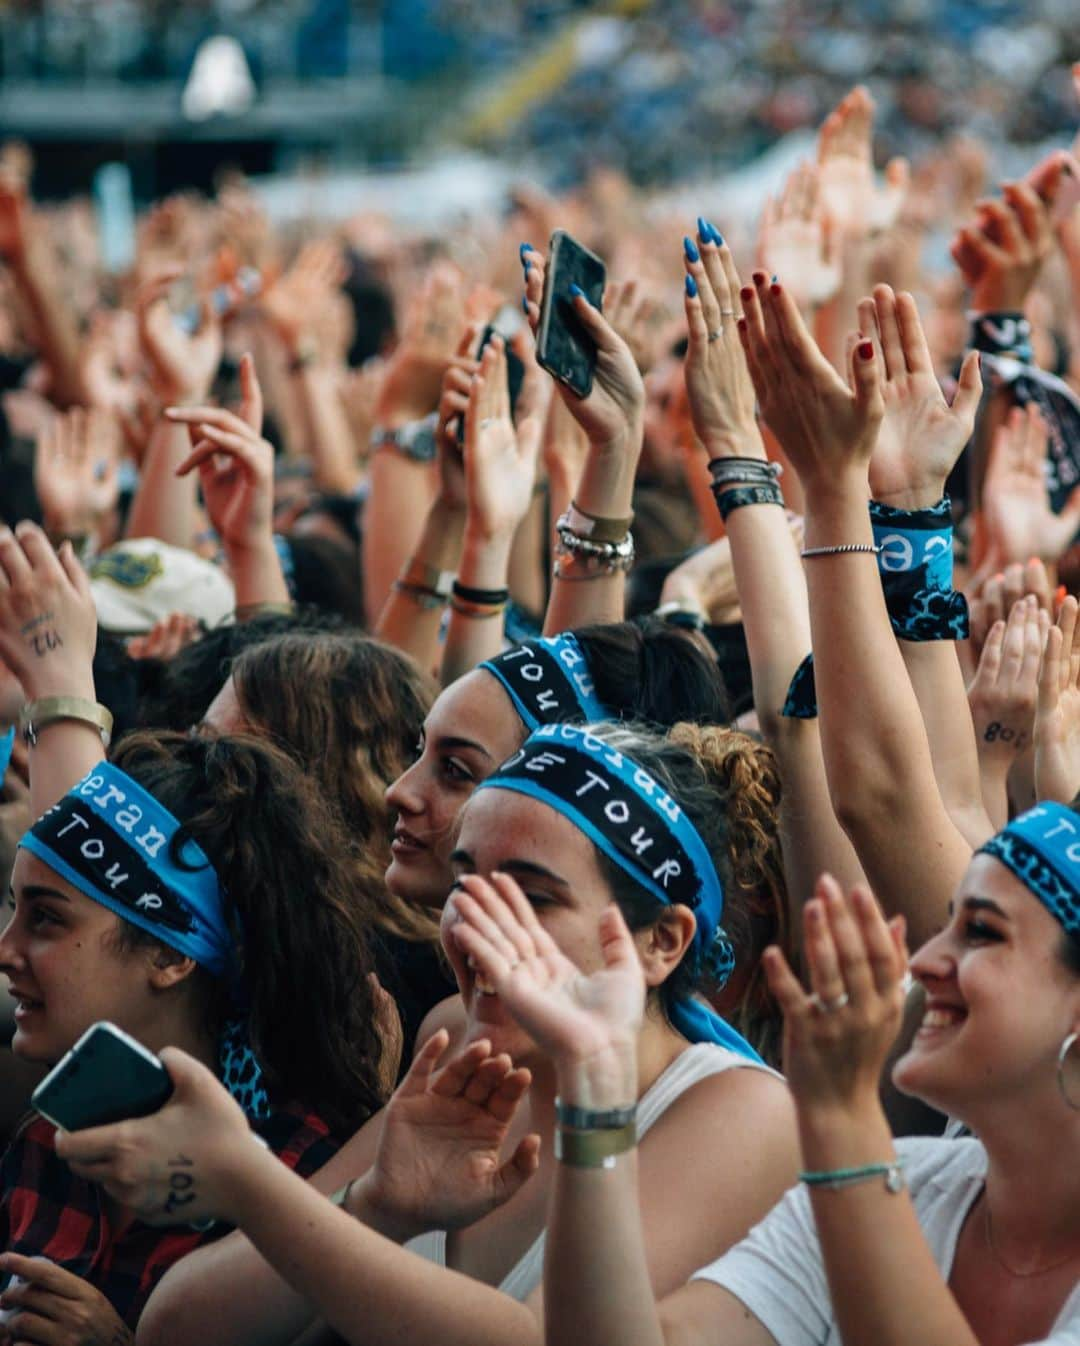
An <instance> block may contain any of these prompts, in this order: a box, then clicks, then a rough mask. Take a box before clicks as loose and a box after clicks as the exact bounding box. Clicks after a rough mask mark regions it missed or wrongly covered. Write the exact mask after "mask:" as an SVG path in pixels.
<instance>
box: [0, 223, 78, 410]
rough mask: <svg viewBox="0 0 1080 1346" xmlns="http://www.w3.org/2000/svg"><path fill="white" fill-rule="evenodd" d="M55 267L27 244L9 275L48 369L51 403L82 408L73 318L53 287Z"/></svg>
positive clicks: (36, 245) (39, 246)
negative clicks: (16, 289) (20, 259)
mask: <svg viewBox="0 0 1080 1346" xmlns="http://www.w3.org/2000/svg"><path fill="white" fill-rule="evenodd" d="M55 265H56V263H55V260H54V259H52V258H51V257H49V256H48V255H47V252H46V251H45V245H43V244H42V243H41V242H40V241H39V242H38V243H32V244H31V245H30V248H29V249H28V251H27V253H26V255H25V256H24V257H23V259H22V261H21V263H20V264H18V265H15V266H14V267H13V268H12V275H13V278H14V280H15V284H16V286H17V287H18V292H19V294H20V296H21V298H22V300H23V302H24V303H25V305H26V307H27V309H28V310H29V312H30V314H31V317H32V319H33V323H34V329H35V331H36V333H37V336H38V340H39V342H40V344H41V355H42V358H43V359H44V361H45V363H46V364H47V365H48V367H49V373H50V375H51V382H50V387H49V392H50V396H51V398H52V400H53V401H54V402H55V403H56V404H57V405H58V406H60V407H69V406H72V405H84V404H85V403H86V402H87V400H88V399H87V396H86V390H85V388H84V386H83V380H82V374H81V372H80V369H79V333H78V328H77V327H76V323H75V315H74V314H73V313H72V311H71V310H70V309H69V308H68V306H67V304H66V303H65V302H64V301H63V299H61V298H60V296H59V295H58V294H57V293H56V289H55V287H54V285H53V279H52V270H53V268H54V267H55Z"/></svg>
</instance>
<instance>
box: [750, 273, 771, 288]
mask: <svg viewBox="0 0 1080 1346" xmlns="http://www.w3.org/2000/svg"><path fill="white" fill-rule="evenodd" d="M767 279H768V277H767V276H766V275H765V272H764V271H755V272H754V276H753V280H754V284H755V285H757V286H758V287H759V288H760V287H761V286H762V285H764V284H765V281H766V280H767Z"/></svg>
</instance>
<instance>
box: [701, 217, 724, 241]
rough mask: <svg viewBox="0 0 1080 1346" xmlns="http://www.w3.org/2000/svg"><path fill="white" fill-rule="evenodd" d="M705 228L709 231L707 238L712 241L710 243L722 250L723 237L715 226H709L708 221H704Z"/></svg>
mask: <svg viewBox="0 0 1080 1346" xmlns="http://www.w3.org/2000/svg"><path fill="white" fill-rule="evenodd" d="M705 227H706V229H708V231H709V237H710V238H711V239H712V241H713V242H714V243H715V244H716V246H717V247H718V248H722V247H723V246H724V236H723V234H722V233H721V232H720V230H719V229H717V227H716V225H715V224H710V223H709V221H708V220H706V221H705Z"/></svg>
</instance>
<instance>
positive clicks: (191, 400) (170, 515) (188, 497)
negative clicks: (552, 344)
mask: <svg viewBox="0 0 1080 1346" xmlns="http://www.w3.org/2000/svg"><path fill="white" fill-rule="evenodd" d="M179 276H180V272H179V271H178V270H175V269H174V270H170V271H166V272H163V273H161V274H160V275H158V276H157V277H156V278H155V279H154V280H152V281H149V282H148V283H147V284H146V285H144V286H143V287H142V289H141V290H140V291H139V294H138V297H137V299H136V316H137V318H138V324H139V341H140V344H141V347H142V351H143V356H144V359H145V362H146V366H147V372H148V374H149V377H150V381H151V386H152V388H153V391H154V394H155V397H156V398H157V401H158V405H159V406H161V407H167V406H183V405H188V406H203V405H205V404H206V401H207V398H208V396H209V393H210V387H211V385H212V384H213V381H214V375H215V374H216V373H217V368H218V364H219V362H220V360H221V324H220V322H219V320H218V319H217V318H216V317H215V316H214V315H213V313H212V312H211V311H210V307H209V305H204V307H203V314H202V326H201V327H200V328H199V330H198V332H196V333H195V334H194V335H193V336H188V335H187V333H186V332H184V331H182V330H181V328H180V327H179V326H178V325H177V323H176V321H175V318H174V315H173V313H172V311H171V309H170V308H169V303H168V292H169V287H170V286H171V285H172V284H173V283H174V282H175V281H176V280H177V279H178V278H179ZM190 450H191V445H190V443H189V442H188V437H187V433H186V432H185V430H184V427H183V426H182V425H178V424H177V423H176V422H174V421H169V420H166V419H164V418H162V419H159V420H158V421H157V422H156V423H155V425H154V429H153V431H152V432H151V435H150V442H149V444H148V445H147V449H146V453H145V455H144V457H143V461H142V466H141V470H140V473H139V485H138V488H137V489H136V491H135V498H134V499H133V500H132V502H131V509H130V511H129V513H128V518H127V526H126V532H127V536H128V537H156V538H159V539H160V540H161V541H162V542H169V543H172V544H173V545H174V546H177V547H190V546H191V545H192V543H193V542H194V539H195V533H196V531H197V528H196V518H197V512H196V511H197V504H196V496H195V478H194V477H188V478H183V477H179V476H177V472H176V469H177V468H178V467H179V466H180V464H181V463H182V462H183V461H184V459H185V458H186V457H187V456H188V453H189V452H190Z"/></svg>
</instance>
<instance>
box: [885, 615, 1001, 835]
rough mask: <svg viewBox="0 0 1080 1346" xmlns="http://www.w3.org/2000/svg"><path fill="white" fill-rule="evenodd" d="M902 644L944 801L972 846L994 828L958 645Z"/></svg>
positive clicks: (941, 642)
mask: <svg viewBox="0 0 1080 1346" xmlns="http://www.w3.org/2000/svg"><path fill="white" fill-rule="evenodd" d="M898 644H899V649H900V654H901V657H902V658H903V660H904V666H905V667H906V669H907V672H908V677H909V678H910V680H911V686H912V688H913V690H914V692H915V697H916V699H917V701H918V703H919V710H920V712H921V714H922V719H923V724H924V726H925V729H926V737H927V741H928V743H929V745H930V756H931V759H932V761H933V764H934V777H935V779H936V780H937V785H938V790H939V792H940V794H941V799H942V802H943V803H944V805H945V807H946V808H947V809H948V811H949V816H950V817H951V818H952V820H953V822H954V823H955V824H956V826H957V828H958V829H959V830H960V831H961V832H962V833H963V834H964V836H965V837H967V839H968V841H969V842H970V843H971V845H972V847H973V848H974V847H976V846H981V845H982V843H983V842H984V841H985V840H986V839H987V837H989V836H990V835H991V834H992V833H993V831H994V830H995V829H994V826H993V824H992V822H991V820H990V818H988V817H987V810H986V808H985V807H984V802H983V801H984V795H983V791H982V783H983V782H984V780H985V775H984V773H983V770H982V763H981V762H980V760H979V752H978V748H977V745H976V741H975V726H974V724H973V722H972V718H971V707H970V704H969V702H968V696H967V688H966V687H965V686H964V679H963V675H962V674H961V672H960V662H959V659H958V658H957V655H956V645H955V644H954V642H953V641H951V640H927V641H910V640H901V641H899V642H898ZM1001 787H1002V790H1004V777H1003V778H1002V781H1001Z"/></svg>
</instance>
